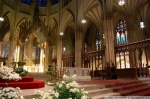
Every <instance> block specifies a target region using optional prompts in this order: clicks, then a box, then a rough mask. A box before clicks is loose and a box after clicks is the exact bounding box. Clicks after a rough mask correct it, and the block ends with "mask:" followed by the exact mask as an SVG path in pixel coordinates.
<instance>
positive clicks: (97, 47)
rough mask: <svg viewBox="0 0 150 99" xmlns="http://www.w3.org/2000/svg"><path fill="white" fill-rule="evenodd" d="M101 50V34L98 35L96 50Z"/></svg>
mask: <svg viewBox="0 0 150 99" xmlns="http://www.w3.org/2000/svg"><path fill="white" fill-rule="evenodd" d="M100 49H101V40H100V33H97V34H96V50H97V51H98V50H100Z"/></svg>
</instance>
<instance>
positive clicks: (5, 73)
mask: <svg viewBox="0 0 150 99" xmlns="http://www.w3.org/2000/svg"><path fill="white" fill-rule="evenodd" d="M0 77H1V78H2V79H5V80H15V81H18V80H20V79H21V77H20V76H19V74H17V73H15V72H14V71H13V69H12V68H9V67H6V66H3V67H0Z"/></svg>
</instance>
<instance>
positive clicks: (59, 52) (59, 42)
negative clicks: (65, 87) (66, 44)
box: [57, 36, 62, 77]
mask: <svg viewBox="0 0 150 99" xmlns="http://www.w3.org/2000/svg"><path fill="white" fill-rule="evenodd" d="M57 66H58V67H57V69H58V71H60V68H62V37H60V36H58V38H57ZM58 76H59V77H60V75H59V74H58Z"/></svg>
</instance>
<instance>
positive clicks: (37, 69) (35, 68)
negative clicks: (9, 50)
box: [23, 66, 44, 73]
mask: <svg viewBox="0 0 150 99" xmlns="http://www.w3.org/2000/svg"><path fill="white" fill-rule="evenodd" d="M23 69H24V70H26V71H28V72H36V73H37V72H38V73H43V72H44V67H43V66H23Z"/></svg>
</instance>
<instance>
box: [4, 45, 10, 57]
mask: <svg viewBox="0 0 150 99" xmlns="http://www.w3.org/2000/svg"><path fill="white" fill-rule="evenodd" d="M8 54H9V43H8V44H6V45H5V50H4V58H7V57H8Z"/></svg>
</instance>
